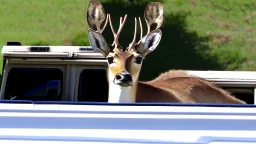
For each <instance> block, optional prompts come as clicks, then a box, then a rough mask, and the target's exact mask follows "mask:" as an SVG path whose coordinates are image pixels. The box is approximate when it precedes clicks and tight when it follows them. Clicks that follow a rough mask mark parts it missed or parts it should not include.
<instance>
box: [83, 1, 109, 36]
mask: <svg viewBox="0 0 256 144" xmlns="http://www.w3.org/2000/svg"><path fill="white" fill-rule="evenodd" d="M105 18H106V13H105V10H104V8H103V6H102V4H101V3H100V2H99V1H98V0H91V1H90V2H89V4H88V8H87V17H86V19H87V24H88V26H89V28H90V29H93V26H95V27H96V29H97V32H98V33H100V34H101V33H102V32H103V31H104V29H105V28H106V26H107V23H108V15H107V18H106V22H105V24H104V26H103V28H100V26H101V24H102V23H103V21H104V20H105Z"/></svg>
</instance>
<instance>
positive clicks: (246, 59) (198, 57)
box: [0, 0, 256, 80]
mask: <svg viewBox="0 0 256 144" xmlns="http://www.w3.org/2000/svg"><path fill="white" fill-rule="evenodd" d="M154 1H160V2H162V3H163V5H164V12H165V22H164V26H163V28H162V32H163V37H162V40H161V42H160V44H159V46H158V47H157V48H156V50H155V51H154V52H152V53H150V54H149V55H147V57H146V59H145V61H144V62H143V68H142V71H141V74H140V80H150V79H153V78H155V77H156V76H158V75H159V74H161V73H163V72H165V71H168V70H169V69H189V70H242V71H255V70H256V48H255V46H256V30H255V28H256V9H255V8H256V0H154ZM88 2H89V0H0V47H2V46H3V45H6V42H7V41H20V42H21V43H22V45H75V46H86V45H90V44H89V41H88V37H87V26H86V20H85V12H86V8H87V5H88ZM101 2H102V3H103V6H104V8H105V11H106V13H110V14H111V18H112V22H113V25H114V28H115V29H116V30H117V29H118V26H119V17H120V16H124V15H125V14H128V16H127V22H126V24H125V26H124V29H123V31H122V32H121V36H120V38H119V39H120V43H121V45H122V46H123V47H126V46H128V44H129V43H130V42H131V41H132V38H133V30H134V17H138V16H140V17H141V18H142V22H143V27H144V34H145V32H146V24H145V20H144V17H143V14H144V9H145V7H146V5H147V3H148V2H150V0H101ZM103 35H104V37H105V39H106V40H107V41H108V42H109V43H112V42H113V34H112V32H111V29H110V27H109V25H108V26H107V28H106V30H105V31H104V32H103ZM138 35H139V33H138ZM0 69H2V57H1V59H0Z"/></svg>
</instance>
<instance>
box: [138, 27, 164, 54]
mask: <svg viewBox="0 0 256 144" xmlns="http://www.w3.org/2000/svg"><path fill="white" fill-rule="evenodd" d="M161 37H162V31H161V30H160V29H156V30H154V31H152V32H150V33H149V34H147V35H146V36H145V37H143V38H142V39H141V41H139V43H138V45H137V48H136V50H137V51H138V52H139V53H140V54H142V55H143V56H144V57H145V56H146V55H147V54H148V53H150V52H152V51H153V50H155V49H156V47H157V46H158V44H159V42H160V40H161Z"/></svg>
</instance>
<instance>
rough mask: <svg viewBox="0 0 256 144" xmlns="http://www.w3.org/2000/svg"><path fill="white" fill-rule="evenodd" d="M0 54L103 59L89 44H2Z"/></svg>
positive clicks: (25, 56)
mask: <svg viewBox="0 0 256 144" xmlns="http://www.w3.org/2000/svg"><path fill="white" fill-rule="evenodd" d="M2 55H3V56H4V57H23V58H40V57H43V58H64V59H65V58H66V59H72V58H73V59H86V58H95V59H104V56H103V55H102V54H100V53H98V52H95V51H94V50H93V48H92V47H91V46H3V48H2Z"/></svg>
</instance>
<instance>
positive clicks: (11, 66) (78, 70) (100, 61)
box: [0, 45, 108, 102]
mask: <svg viewBox="0 0 256 144" xmlns="http://www.w3.org/2000/svg"><path fill="white" fill-rule="evenodd" d="M2 55H3V57H4V61H3V72H2V73H3V78H2V88H1V93H0V99H2V100H31V101H38V100H39V101H92V102H97V101H99V102H104V101H107V95H108V83H107V79H106V67H107V63H106V60H105V59H104V57H103V56H102V55H101V54H99V53H96V52H94V51H93V49H92V48H91V47H89V46H81V47H80V46H19V45H18V46H17V45H7V46H3V48H2Z"/></svg>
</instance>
